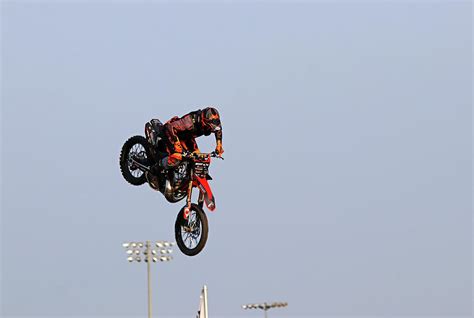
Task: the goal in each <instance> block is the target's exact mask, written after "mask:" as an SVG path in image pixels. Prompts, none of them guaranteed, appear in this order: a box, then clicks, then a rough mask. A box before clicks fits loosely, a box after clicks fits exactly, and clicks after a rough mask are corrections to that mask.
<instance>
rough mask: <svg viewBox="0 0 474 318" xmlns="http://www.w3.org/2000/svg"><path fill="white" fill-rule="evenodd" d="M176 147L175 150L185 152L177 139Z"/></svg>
mask: <svg viewBox="0 0 474 318" xmlns="http://www.w3.org/2000/svg"><path fill="white" fill-rule="evenodd" d="M173 147H174V152H183V147H181V143H180V142H179V141H176V142H175V143H174V144H173Z"/></svg>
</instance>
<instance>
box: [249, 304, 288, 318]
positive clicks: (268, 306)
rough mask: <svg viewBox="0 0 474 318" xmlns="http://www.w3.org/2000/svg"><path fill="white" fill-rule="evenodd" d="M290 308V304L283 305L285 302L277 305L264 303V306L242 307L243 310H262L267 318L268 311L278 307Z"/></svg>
mask: <svg viewBox="0 0 474 318" xmlns="http://www.w3.org/2000/svg"><path fill="white" fill-rule="evenodd" d="M286 306H288V303H286V302H285V303H283V302H275V303H271V304H269V303H263V304H247V305H242V308H243V309H262V310H263V311H264V312H265V318H267V311H268V310H269V309H270V308H277V307H286Z"/></svg>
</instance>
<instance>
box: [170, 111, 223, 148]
mask: <svg viewBox="0 0 474 318" xmlns="http://www.w3.org/2000/svg"><path fill="white" fill-rule="evenodd" d="M164 133H165V136H166V139H167V144H168V147H170V148H171V149H174V147H173V145H174V144H175V143H176V142H178V141H184V142H185V144H186V145H187V147H188V148H192V149H187V150H189V151H194V150H197V144H196V140H195V138H197V137H201V136H203V135H204V136H209V135H210V134H211V133H212V131H211V130H210V128H207V127H206V126H205V125H203V124H202V119H201V110H197V111H194V112H190V113H189V114H186V115H184V116H183V117H181V118H178V117H173V118H172V119H170V120H169V121H168V122H166V123H165V125H164ZM215 136H216V141H222V129H220V130H218V131H216V132H215Z"/></svg>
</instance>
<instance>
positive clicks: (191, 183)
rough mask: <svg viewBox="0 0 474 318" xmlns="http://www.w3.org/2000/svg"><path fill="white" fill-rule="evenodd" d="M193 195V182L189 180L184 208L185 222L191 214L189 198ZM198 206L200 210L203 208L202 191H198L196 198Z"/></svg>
mask: <svg viewBox="0 0 474 318" xmlns="http://www.w3.org/2000/svg"><path fill="white" fill-rule="evenodd" d="M192 193H193V180H192V179H191V180H190V181H189V185H188V196H187V197H186V207H185V208H184V215H183V216H184V219H185V220H187V219H188V217H189V213H190V212H191V196H192ZM198 205H199V207H200V208H201V209H202V207H203V206H204V193H202V191H199V197H198Z"/></svg>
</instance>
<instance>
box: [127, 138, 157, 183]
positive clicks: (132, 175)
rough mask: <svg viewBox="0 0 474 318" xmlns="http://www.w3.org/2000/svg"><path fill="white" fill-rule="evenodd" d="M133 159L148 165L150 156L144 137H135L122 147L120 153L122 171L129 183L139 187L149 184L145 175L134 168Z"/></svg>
mask: <svg viewBox="0 0 474 318" xmlns="http://www.w3.org/2000/svg"><path fill="white" fill-rule="evenodd" d="M132 158H134V159H135V160H137V161H139V162H143V163H147V162H148V161H149V160H150V158H151V156H150V147H149V144H148V141H147V140H146V138H145V137H143V136H133V137H131V138H129V139H128V140H127V141H126V142H125V143H124V144H123V146H122V151H121V152H120V171H121V172H122V176H123V177H124V178H125V180H127V182H128V183H130V184H133V185H136V186H139V185H142V184H144V183H145V182H147V180H146V177H145V173H144V172H143V171H142V170H140V169H138V167H136V166H134V164H133V162H132Z"/></svg>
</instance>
